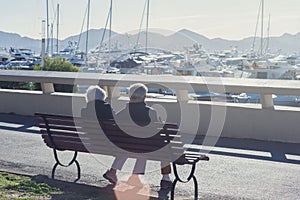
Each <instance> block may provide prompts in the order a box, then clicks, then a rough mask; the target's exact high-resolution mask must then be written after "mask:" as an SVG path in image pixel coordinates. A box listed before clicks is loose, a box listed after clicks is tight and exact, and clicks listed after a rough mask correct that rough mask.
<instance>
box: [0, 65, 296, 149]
mask: <svg viewBox="0 0 300 200" xmlns="http://www.w3.org/2000/svg"><path fill="white" fill-rule="evenodd" d="M0 81H20V82H37V83H41V86H42V91H24V90H7V89H0V96H1V98H0V105H1V107H0V112H1V113H16V114H21V115H33V114H34V113H35V112H46V113H57V114H68V115H71V114H73V115H75V116H78V115H79V114H80V109H81V108H82V107H84V106H85V105H86V103H85V99H84V95H83V94H74V93H58V92H55V91H54V87H53V84H70V85H74V84H79V85H95V84H97V85H100V86H101V87H103V88H105V89H106V91H107V93H108V100H109V101H110V102H111V104H112V106H113V108H114V110H116V111H118V110H120V109H122V108H123V107H124V106H125V104H126V102H127V101H128V98H127V97H122V96H121V97H120V93H119V90H118V87H127V86H129V85H131V84H132V83H136V82H141V83H145V84H147V85H148V86H149V87H154V86H159V87H165V88H169V89H172V90H174V91H176V95H177V100H176V99H156V98H148V99H147V102H148V104H150V105H153V106H158V107H156V108H157V109H158V110H159V112H161V113H162V114H166V115H167V120H168V121H172V122H177V123H180V124H181V125H182V126H181V130H182V132H184V133H186V134H189V135H196V134H200V135H207V136H212V137H219V136H222V137H233V138H251V139H258V140H270V141H281V142H295V143H299V142H300V134H299V133H298V132H299V131H298V130H300V123H299V118H300V109H299V108H295V107H282V106H274V103H273V99H272V94H276V95H296V96H298V95H299V96H300V81H290V80H288V81H286V80H284V81H283V80H262V79H233V78H222V79H221V78H204V77H181V76H148V75H122V74H89V73H72V72H36V71H12V70H5V71H4V70H2V71H0ZM191 90H196V91H197V90H202V91H213V92H231V93H243V92H246V93H252V94H260V95H261V100H260V102H261V104H236V103H225V102H200V101H193V100H190V99H189V97H188V91H191Z"/></svg>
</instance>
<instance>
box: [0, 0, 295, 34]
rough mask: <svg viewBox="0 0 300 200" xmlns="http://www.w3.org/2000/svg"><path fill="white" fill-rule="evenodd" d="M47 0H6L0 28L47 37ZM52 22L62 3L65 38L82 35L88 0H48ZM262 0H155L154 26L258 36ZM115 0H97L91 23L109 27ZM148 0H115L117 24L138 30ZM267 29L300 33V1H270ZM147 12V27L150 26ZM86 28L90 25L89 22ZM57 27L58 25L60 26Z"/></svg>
mask: <svg viewBox="0 0 300 200" xmlns="http://www.w3.org/2000/svg"><path fill="white" fill-rule="evenodd" d="M46 1H47V0H1V12H0V17H1V20H0V31H6V32H12V33H18V34H20V35H22V36H28V37H33V38H41V33H42V20H43V19H44V20H45V19H46ZM48 1H49V18H50V20H49V21H50V23H52V22H54V24H55V26H56V21H54V15H55V12H56V6H57V4H58V3H59V4H60V26H59V29H60V31H59V38H60V39H64V38H66V37H68V36H71V35H75V34H79V33H80V30H81V27H82V25H83V19H84V14H85V11H86V8H87V2H88V0H48ZM260 1H261V0H150V19H149V27H150V28H155V29H157V28H158V29H164V30H170V31H178V30H180V29H183V28H186V29H189V30H192V31H195V32H197V33H200V34H203V35H205V36H206V37H209V38H216V37H221V38H224V39H241V38H244V37H248V36H254V33H255V26H256V21H257V16H258V9H259V5H260ZM109 3H110V0H91V15H90V28H94V29H98V28H102V27H104V26H105V21H106V17H107V14H108V10H109ZM144 5H145V0H113V23H112V29H113V30H114V31H117V32H119V33H125V32H129V33H130V32H132V31H134V30H138V29H139V26H140V22H141V19H142V13H143V9H144ZM264 13H265V14H264V16H265V20H264V23H265V28H264V29H265V30H264V31H265V32H266V29H267V24H268V17H269V14H270V15H271V20H270V24H271V26H270V35H271V36H279V35H282V34H283V33H291V34H295V33H297V32H300V0H265V9H264ZM145 21H146V16H145V17H144V23H143V28H145V26H146V23H145ZM84 30H86V25H84ZM54 32H56V30H54Z"/></svg>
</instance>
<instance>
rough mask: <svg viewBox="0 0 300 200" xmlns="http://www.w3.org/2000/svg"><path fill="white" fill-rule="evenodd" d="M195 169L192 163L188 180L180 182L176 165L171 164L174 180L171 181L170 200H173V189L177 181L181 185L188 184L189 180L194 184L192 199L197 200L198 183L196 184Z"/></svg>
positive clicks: (194, 164)
mask: <svg viewBox="0 0 300 200" xmlns="http://www.w3.org/2000/svg"><path fill="white" fill-rule="evenodd" d="M195 169H196V163H193V164H192V169H191V172H190V174H189V176H188V178H187V179H186V180H182V179H181V178H180V177H179V175H178V172H177V166H176V164H175V163H173V170H174V175H175V180H174V181H173V184H172V189H171V200H174V195H175V188H176V184H177V182H178V181H179V182H181V183H188V182H189V181H190V180H191V179H193V182H194V199H195V200H198V182H197V178H196V176H195V175H194V173H195Z"/></svg>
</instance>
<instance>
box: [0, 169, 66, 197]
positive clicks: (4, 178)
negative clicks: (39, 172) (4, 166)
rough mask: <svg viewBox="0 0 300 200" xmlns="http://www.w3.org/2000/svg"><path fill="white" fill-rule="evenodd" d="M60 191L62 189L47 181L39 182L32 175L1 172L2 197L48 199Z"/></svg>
mask: <svg viewBox="0 0 300 200" xmlns="http://www.w3.org/2000/svg"><path fill="white" fill-rule="evenodd" d="M59 193H61V191H60V189H58V188H56V187H51V186H49V185H48V184H46V183H37V182H36V181H35V180H33V179H32V178H31V177H27V176H21V175H15V174H11V173H7V172H0V198H1V199H23V200H34V199H37V198H40V199H48V198H50V196H51V195H52V194H59Z"/></svg>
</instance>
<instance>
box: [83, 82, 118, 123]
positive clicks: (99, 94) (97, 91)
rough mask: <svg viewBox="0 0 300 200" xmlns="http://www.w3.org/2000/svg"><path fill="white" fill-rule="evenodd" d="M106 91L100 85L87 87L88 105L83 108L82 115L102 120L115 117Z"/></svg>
mask: <svg viewBox="0 0 300 200" xmlns="http://www.w3.org/2000/svg"><path fill="white" fill-rule="evenodd" d="M105 99H106V92H105V91H104V90H103V89H102V88H101V87H99V86H98V85H92V86H90V87H89V88H88V89H87V92H86V102H87V107H86V108H84V109H82V110H81V117H85V118H92V119H96V118H97V119H98V121H101V120H107V119H113V118H114V117H113V115H114V112H113V110H112V108H111V106H110V104H109V103H107V102H105Z"/></svg>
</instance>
